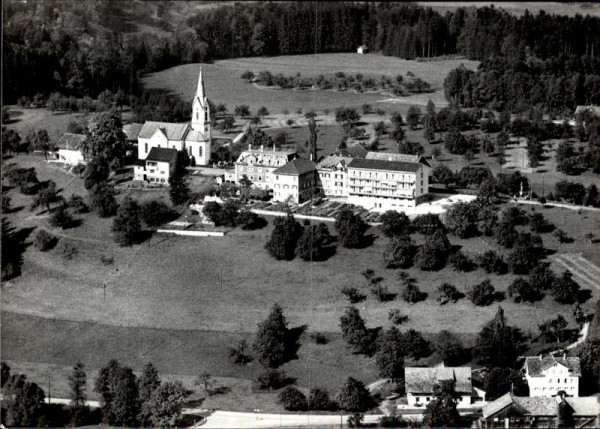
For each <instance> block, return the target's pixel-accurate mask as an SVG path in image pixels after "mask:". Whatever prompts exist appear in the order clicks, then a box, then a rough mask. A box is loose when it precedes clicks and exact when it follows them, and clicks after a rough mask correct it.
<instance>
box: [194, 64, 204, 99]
mask: <svg viewBox="0 0 600 429" xmlns="http://www.w3.org/2000/svg"><path fill="white" fill-rule="evenodd" d="M196 97H198V98H199V99H200V102H201V103H202V104H204V97H205V95H204V79H202V67H200V73H199V75H198V89H196Z"/></svg>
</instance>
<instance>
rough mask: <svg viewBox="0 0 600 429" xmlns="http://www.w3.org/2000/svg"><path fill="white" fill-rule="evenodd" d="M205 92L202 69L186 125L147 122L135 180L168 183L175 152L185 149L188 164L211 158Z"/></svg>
mask: <svg viewBox="0 0 600 429" xmlns="http://www.w3.org/2000/svg"><path fill="white" fill-rule="evenodd" d="M209 109H210V108H209V106H208V98H207V97H206V92H205V90H204V80H203V78H202V68H200V74H199V76H198V88H197V89H196V96H195V97H194V101H193V102H192V120H191V122H189V123H184V124H174V123H169V122H155V121H146V122H145V123H144V125H143V127H142V129H141V130H140V133H139V136H138V161H137V162H136V164H135V166H134V180H140V181H144V182H148V183H153V184H165V185H166V184H168V183H169V177H170V176H171V174H172V172H173V168H174V166H175V165H174V163H175V161H174V160H175V159H176V157H177V151H178V150H185V151H186V152H187V153H188V155H189V157H190V162H191V165H192V166H194V165H208V163H209V162H210V155H211V138H210V110H209Z"/></svg>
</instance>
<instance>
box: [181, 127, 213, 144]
mask: <svg viewBox="0 0 600 429" xmlns="http://www.w3.org/2000/svg"><path fill="white" fill-rule="evenodd" d="M206 140H208V139H207V138H206V136H205V135H204V133H202V132H201V131H200V130H192V129H190V131H189V133H187V135H186V136H185V141H186V142H204V141H206Z"/></svg>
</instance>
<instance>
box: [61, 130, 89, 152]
mask: <svg viewBox="0 0 600 429" xmlns="http://www.w3.org/2000/svg"><path fill="white" fill-rule="evenodd" d="M84 141H85V134H73V133H64V134H63V135H62V136H61V137H60V138H59V139H58V141H57V142H56V147H57V148H58V149H63V150H79V149H80V147H81V144H82V143H83V142H84Z"/></svg>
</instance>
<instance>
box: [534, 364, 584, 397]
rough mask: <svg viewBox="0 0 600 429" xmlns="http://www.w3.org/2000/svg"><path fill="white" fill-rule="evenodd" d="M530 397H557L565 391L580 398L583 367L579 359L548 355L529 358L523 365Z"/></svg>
mask: <svg viewBox="0 0 600 429" xmlns="http://www.w3.org/2000/svg"><path fill="white" fill-rule="evenodd" d="M523 372H524V373H525V379H526V380H527V384H528V385H529V396H547V397H550V396H555V395H556V394H557V393H558V392H560V391H564V392H566V393H567V394H568V395H569V396H579V377H581V367H580V364H579V358H578V357H567V356H565V355H563V356H553V355H548V356H545V357H543V356H542V355H539V356H528V357H526V358H525V363H524V365H523Z"/></svg>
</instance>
